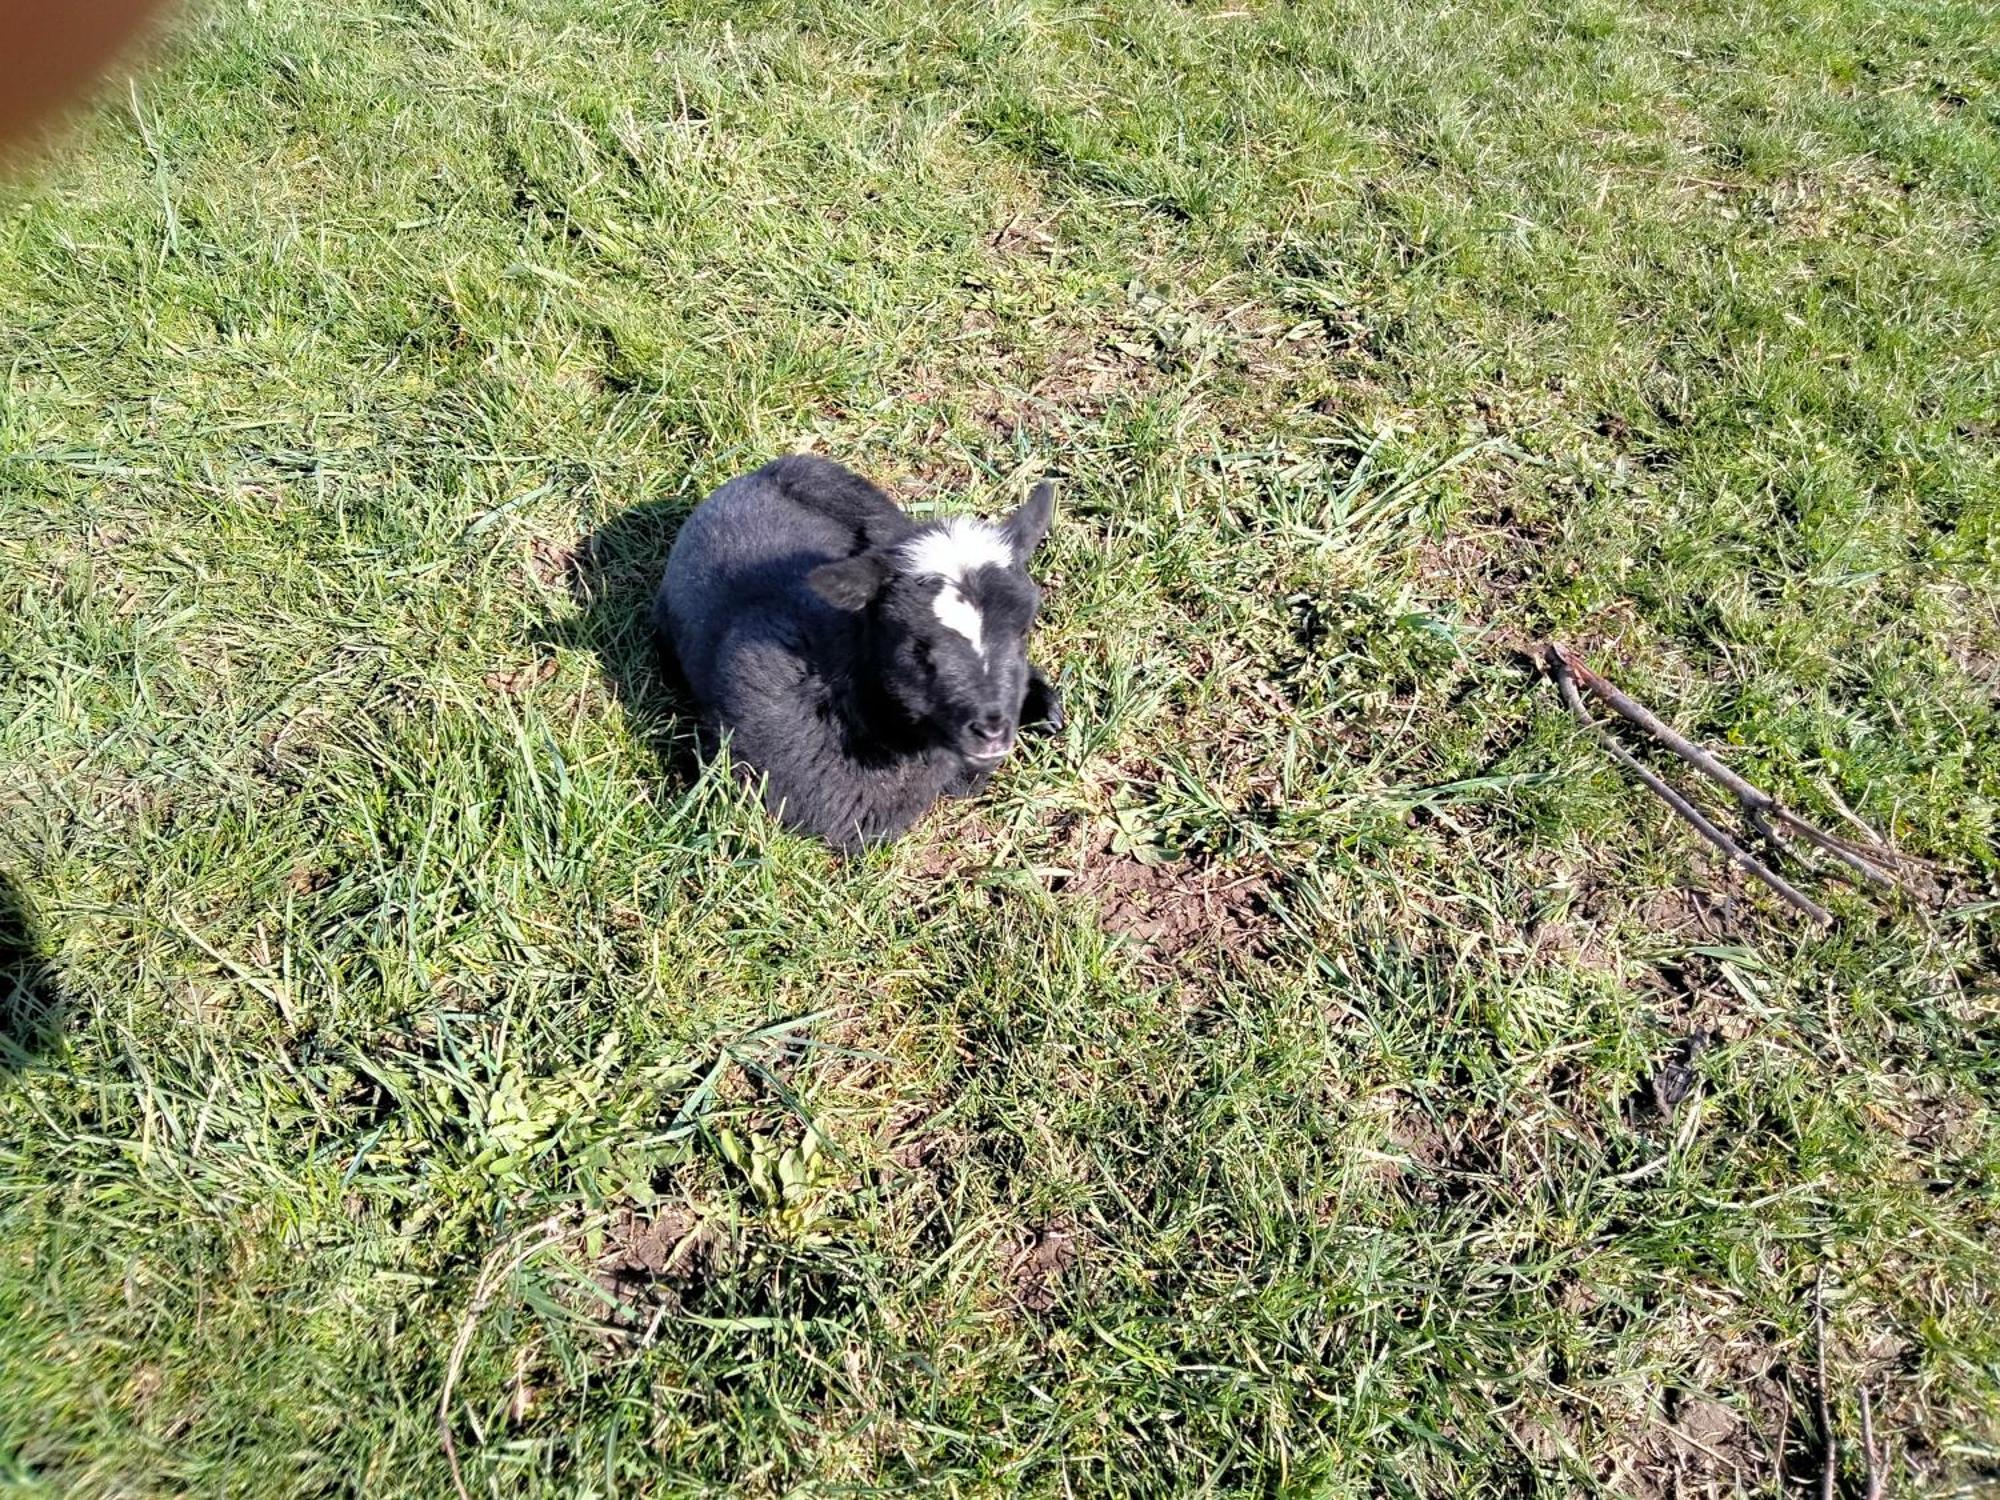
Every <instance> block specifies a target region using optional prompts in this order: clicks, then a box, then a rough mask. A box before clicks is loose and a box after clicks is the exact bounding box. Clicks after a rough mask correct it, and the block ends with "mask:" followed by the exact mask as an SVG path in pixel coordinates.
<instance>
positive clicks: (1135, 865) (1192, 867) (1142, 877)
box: [1057, 853, 1276, 962]
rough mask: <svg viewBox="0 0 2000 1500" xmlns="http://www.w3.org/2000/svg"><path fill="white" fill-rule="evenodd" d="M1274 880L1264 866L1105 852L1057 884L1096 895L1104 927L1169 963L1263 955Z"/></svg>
mask: <svg viewBox="0 0 2000 1500" xmlns="http://www.w3.org/2000/svg"><path fill="white" fill-rule="evenodd" d="M1273 884H1274V882H1273V880H1272V877H1271V875H1270V873H1269V872H1268V871H1262V870H1247V871H1246V870H1241V869H1233V868H1229V867H1225V866H1219V865H1199V864H1190V863H1187V862H1185V861H1168V862H1163V863H1159V864H1147V863H1144V862H1142V861H1140V860H1137V859H1133V858H1131V857H1130V856H1127V855H1115V856H1114V855H1110V854H1108V853H1107V854H1101V855H1099V856H1097V857H1095V858H1094V859H1092V860H1090V861H1088V862H1086V864H1085V866H1084V868H1083V870H1082V872H1081V873H1080V874H1079V875H1078V876H1076V877H1074V878H1069V877H1059V878H1058V886H1057V888H1058V889H1060V890H1063V891H1064V892H1066V893H1067V894H1069V895H1073V896H1080V897H1082V898H1083V899H1084V900H1086V901H1093V902H1095V903H1096V905H1097V907H1098V911H1099V917H1100V920H1101V921H1102V922H1103V924H1104V930H1105V931H1106V932H1109V933H1112V934H1114V935H1115V936H1118V937H1123V938H1129V939H1131V940H1132V941H1133V942H1134V943H1135V944H1136V945H1138V946H1139V947H1140V948H1142V949H1143V950H1144V951H1145V953H1146V954H1147V956H1148V957H1150V958H1152V959H1154V960H1156V961H1163V962H1171V961H1173V960H1175V959H1179V958H1182V957H1184V956H1186V955H1189V954H1192V953H1195V952H1212V951H1222V952H1227V953H1233V954H1237V955H1240V956H1242V957H1245V958H1260V957H1263V956H1264V955H1265V954H1266V953H1268V951H1269V949H1270V946H1271V940H1272V938H1273V936H1274V935H1275V932H1276V921H1275V918H1274V916H1273V914H1272V912H1271V909H1270V905H1269V897H1270V895H1271V891H1272V887H1273Z"/></svg>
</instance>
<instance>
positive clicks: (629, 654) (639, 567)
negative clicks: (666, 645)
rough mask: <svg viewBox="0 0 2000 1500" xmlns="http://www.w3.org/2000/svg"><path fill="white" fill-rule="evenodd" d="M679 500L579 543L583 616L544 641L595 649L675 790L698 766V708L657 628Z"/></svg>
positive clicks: (576, 595) (623, 516)
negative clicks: (656, 598)
mask: <svg viewBox="0 0 2000 1500" xmlns="http://www.w3.org/2000/svg"><path fill="white" fill-rule="evenodd" d="M687 512H688V506H687V504H686V502H684V501H681V500H652V501H646V502H644V503H641V504H639V505H635V506H633V507H631V508H630V509H629V510H624V511H621V512H619V513H618V514H617V515H615V516H613V517H612V518H611V519H610V520H608V521H606V522H605V523H604V524H603V525H601V526H599V527H598V528H597V529H596V530H595V531H592V532H590V533H588V534H587V535H585V536H584V537H583V538H582V539H581V540H580V541H578V543H577V545H576V552H575V555H574V558H573V560H572V562H571V567H570V580H569V587H570V595H571V597H572V598H573V599H575V601H576V605H577V610H578V614H577V615H576V617H575V618H573V619H570V620H564V621H560V622H557V623H554V624H551V625H550V626H549V627H548V628H547V630H546V632H545V634H544V639H545V640H547V641H549V642H551V643H553V644H559V645H565V646H572V647H580V648H582V649H584V650H587V651H590V652H592V653H593V654H594V655H595V656H596V657H597V660H598V663H599V666H600V668H601V669H602V671H603V673H604V680H605V681H606V682H608V683H609V684H610V685H611V690H612V692H613V693H615V694H616V695H617V698H618V701H619V703H620V704H621V705H623V707H624V709H625V713H626V717H627V718H628V720H629V721H630V723H631V725H632V728H633V732H634V733H635V734H637V735H639V736H640V738H641V739H643V740H644V741H645V743H646V746H647V748H648V749H650V750H651V751H652V753H653V754H654V756H655V757H657V759H658V760H659V763H660V771H661V774H662V775H663V776H664V777H665V779H666V780H667V782H668V783H669V784H671V785H675V786H687V785H689V784H690V783H691V782H693V780H694V778H695V776H696V775H697V773H698V772H699V770H700V768H701V761H700V756H699V754H698V753H697V746H696V739H695V714H694V705H693V704H692V702H691V701H690V700H689V698H688V695H687V690H686V686H685V684H684V683H683V682H682V681H681V677H680V673H679V671H678V670H677V669H676V668H675V665H674V662H673V656H672V653H671V652H669V651H666V650H664V649H663V648H662V646H661V644H660V641H659V638H658V636H657V635H656V634H655V632H654V630H653V594H654V591H655V590H656V589H658V588H659V585H660V572H661V570H662V569H663V568H665V566H666V563H667V552H668V550H669V549H670V548H671V547H672V546H673V543H674V535H675V533H676V532H677V531H679V530H680V524H681V522H682V521H683V520H685V519H686V518H687Z"/></svg>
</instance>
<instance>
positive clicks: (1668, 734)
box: [1548, 641, 1900, 890]
mask: <svg viewBox="0 0 2000 1500" xmlns="http://www.w3.org/2000/svg"><path fill="white" fill-rule="evenodd" d="M1548 658H1549V661H1550V662H1551V663H1552V664H1553V663H1558V662H1559V663H1561V665H1562V667H1563V668H1564V669H1565V670H1566V671H1568V672H1569V674H1570V675H1571V676H1573V677H1575V678H1576V680H1577V681H1578V682H1580V683H1582V684H1583V685H1584V686H1585V687H1586V688H1588V689H1589V690H1590V693H1591V696H1593V697H1595V698H1598V699H1600V700H1602V701H1603V702H1604V703H1605V705H1606V706H1608V707H1609V708H1611V709H1612V710H1613V711H1614V712H1615V713H1617V714H1618V715H1619V717H1621V718H1623V719H1626V720H1628V721H1629V722H1631V723H1633V724H1635V725H1637V726H1638V727H1639V728H1641V729H1643V730H1645V731H1646V733H1647V734H1649V735H1651V736H1652V737H1653V738H1654V739H1655V740H1658V741H1659V742H1660V743H1661V744H1662V745H1664V746H1666V747H1667V749H1669V750H1671V751H1673V753H1674V754H1676V755H1678V756H1679V757H1680V758H1681V759H1682V760H1684V761H1686V762H1687V763H1688V764H1689V765H1691V766H1693V767H1694V768H1695V769H1696V770H1697V771H1699V772H1701V774H1702V775H1704V776H1706V777H1708V778H1709V780H1711V781H1714V782H1716V783H1718V784H1720V785H1722V786H1725V787H1727V788H1728V789H1729V790H1730V792H1731V793H1733V794H1734V795H1735V798H1736V800H1737V802H1738V803H1739V804H1740V805H1741V806H1742V808H1743V813H1744V816H1745V817H1746V818H1748V819H1749V821H1750V824H1751V826H1752V827H1754V828H1757V829H1758V830H1759V831H1760V832H1761V831H1763V830H1764V829H1765V826H1766V823H1767V821H1768V822H1773V823H1776V824H1777V825H1778V826H1779V827H1780V828H1783V829H1784V830H1785V831H1786V832H1788V833H1795V834H1797V835H1798V836H1799V837H1800V838H1802V839H1804V840H1805V841H1806V842H1807V843H1809V844H1811V845H1812V846H1813V847H1814V848H1817V849H1822V850H1824V851H1825V852H1826V853H1828V854H1831V855H1832V856H1833V857H1834V858H1835V859H1837V860H1839V861H1840V862H1841V863H1842V864H1844V865H1846V866H1847V867H1848V868H1849V869H1850V870H1852V871H1854V873H1855V874H1857V875H1859V876H1861V877H1862V879H1864V880H1867V881H1869V882H1870V883H1871V884H1874V885H1879V886H1884V887H1887V888H1889V889H1892V890H1893V889H1895V888H1896V886H1897V881H1896V879H1895V876H1894V874H1893V873H1892V872H1893V868H1894V862H1895V861H1897V860H1898V859H1899V858H1900V856H1899V855H1898V854H1897V853H1896V851H1895V850H1893V849H1891V848H1890V847H1889V846H1888V845H1887V844H1886V843H1884V842H1883V840H1882V838H1881V836H1880V835H1879V834H1877V833H1876V832H1875V831H1874V830H1873V829H1871V828H1867V825H1866V824H1862V825H1861V826H1862V827H1863V828H1864V829H1865V830H1866V831H1867V833H1868V836H1869V839H1870V841H1871V843H1872V844H1873V846H1874V847H1872V848H1871V847H1868V846H1866V845H1861V844H1856V843H1852V842H1850V841H1849V840H1847V839H1843V838H1836V837H1835V836H1834V835H1833V834H1830V833H1826V832H1823V831H1822V830H1820V829H1818V828H1815V827H1814V826H1813V825H1812V824H1810V823H1808V822H1807V821H1806V820H1805V819H1804V818H1801V817H1800V816H1798V814H1796V813H1794V812H1793V811H1791V809H1789V808H1787V807H1785V806H1784V805H1783V804H1781V803H1780V802H1779V801H1778V799H1777V798H1775V797H1773V796H1772V795H1771V794H1770V793H1769V792H1766V791H1763V790H1762V789H1761V788H1758V787H1755V786H1752V785H1751V784H1750V783H1749V782H1748V781H1745V780H1744V779H1743V778H1742V777H1741V776H1739V775H1737V774H1736V772H1734V771H1732V770H1730V769H1729V767H1728V766H1726V765H1724V764H1723V763H1722V762H1721V761H1719V760H1717V759H1716V758H1715V756H1714V755H1712V754H1710V753H1709V752H1708V751H1707V750H1704V749H1703V748H1702V747H1701V746H1699V745H1697V744H1695V743H1694V741H1693V740H1690V739H1689V738H1688V737H1687V736H1686V735H1684V734H1682V733H1681V732H1680V731H1679V730H1677V729H1675V728H1674V727H1673V726H1672V725H1671V724H1668V723H1667V722H1666V721H1665V720H1663V719H1661V718H1660V717H1659V715H1657V714H1655V713H1654V712H1653V711H1652V710H1651V709H1649V708H1647V707H1646V705H1645V704H1643V703H1640V702H1638V701H1637V700H1636V699H1634V698H1631V697H1629V696H1628V695H1626V694H1625V693H1622V692H1620V691H1619V690H1618V689H1617V688H1616V687H1615V686H1613V685H1612V684H1611V683H1610V682H1607V681H1606V680H1605V679H1604V678H1603V677H1601V676H1599V675H1598V674H1597V673H1596V672H1593V671H1591V669H1590V667H1589V666H1588V665H1587V664H1586V663H1585V662H1584V660H1583V658H1582V657H1580V656H1578V655H1577V653H1576V652H1575V651H1573V650H1571V649H1570V648H1569V647H1568V646H1565V645H1563V644H1562V643H1561V642H1559V641H1551V642H1550V643H1549V647H1548ZM1857 821H1858V820H1857Z"/></svg>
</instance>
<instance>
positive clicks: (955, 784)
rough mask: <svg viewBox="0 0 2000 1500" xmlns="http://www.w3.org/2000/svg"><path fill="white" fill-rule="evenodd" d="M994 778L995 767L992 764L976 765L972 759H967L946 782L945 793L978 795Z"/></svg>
mask: <svg viewBox="0 0 2000 1500" xmlns="http://www.w3.org/2000/svg"><path fill="white" fill-rule="evenodd" d="M992 779H993V767H992V766H991V765H990V764H988V765H983V766H976V765H974V764H972V762H971V761H967V762H965V763H964V764H963V765H961V766H960V767H959V768H958V770H957V771H955V772H954V773H953V774H952V776H951V778H950V779H949V780H948V781H946V782H945V784H944V795H945V796H947V797H977V796H978V795H979V794H980V793H981V792H983V791H985V790H986V783H987V782H989V781H991V780H992Z"/></svg>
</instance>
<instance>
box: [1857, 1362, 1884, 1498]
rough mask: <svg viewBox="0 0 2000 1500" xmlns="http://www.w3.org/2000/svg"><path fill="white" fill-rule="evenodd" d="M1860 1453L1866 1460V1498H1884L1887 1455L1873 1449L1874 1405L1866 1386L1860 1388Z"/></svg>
mask: <svg viewBox="0 0 2000 1500" xmlns="http://www.w3.org/2000/svg"><path fill="white" fill-rule="evenodd" d="M1861 1454H1862V1457H1863V1458H1864V1459H1865V1460H1866V1461H1867V1465H1868V1480H1867V1486H1868V1487H1867V1489H1866V1490H1865V1491H1864V1492H1863V1493H1864V1494H1865V1495H1866V1497H1867V1500H1885V1497H1886V1496H1887V1495H1888V1493H1889V1476H1888V1474H1887V1473H1885V1472H1884V1470H1885V1469H1886V1468H1887V1466H1888V1465H1887V1459H1888V1455H1887V1454H1885V1453H1877V1452H1876V1451H1875V1405H1874V1403H1873V1402H1872V1401H1870V1400H1869V1399H1868V1387H1867V1386H1865V1385H1864V1386H1863V1387H1862V1388H1861Z"/></svg>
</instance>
